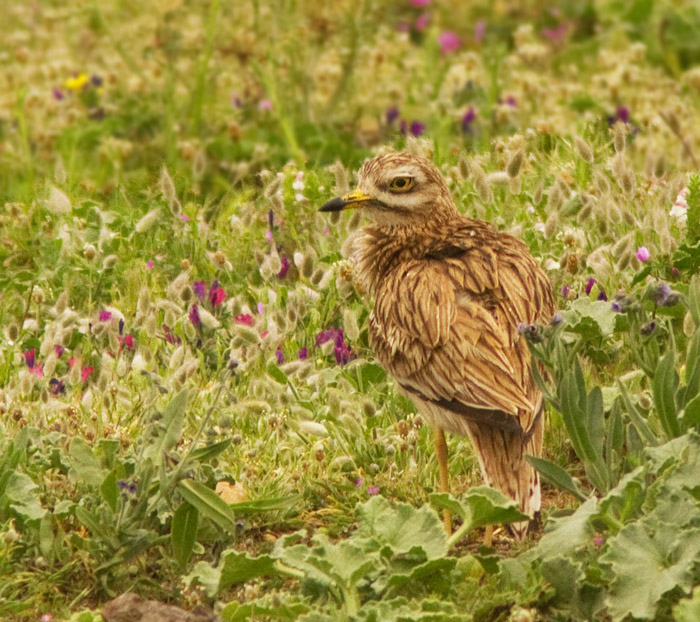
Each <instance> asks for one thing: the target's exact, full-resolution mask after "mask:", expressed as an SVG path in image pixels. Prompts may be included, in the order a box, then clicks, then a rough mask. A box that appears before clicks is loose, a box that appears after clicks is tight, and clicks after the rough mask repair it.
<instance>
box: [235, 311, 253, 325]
mask: <svg viewBox="0 0 700 622" xmlns="http://www.w3.org/2000/svg"><path fill="white" fill-rule="evenodd" d="M233 321H234V322H235V323H236V324H242V325H243V326H252V325H253V316H252V315H251V314H250V313H241V314H240V315H237V316H236V317H235V319H234V320H233Z"/></svg>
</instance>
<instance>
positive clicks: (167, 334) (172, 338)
mask: <svg viewBox="0 0 700 622" xmlns="http://www.w3.org/2000/svg"><path fill="white" fill-rule="evenodd" d="M161 328H162V329H163V332H164V335H163V339H165V340H166V341H167V342H168V343H169V344H172V345H176V344H179V343H181V342H182V339H180V338H179V337H178V336H177V335H175V334H173V332H172V331H171V330H170V327H169V326H168V325H167V324H165V323H163V324H162V325H161Z"/></svg>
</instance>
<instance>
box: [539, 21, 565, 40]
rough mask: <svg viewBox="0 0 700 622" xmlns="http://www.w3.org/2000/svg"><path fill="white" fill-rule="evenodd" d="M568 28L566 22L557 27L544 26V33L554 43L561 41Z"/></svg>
mask: <svg viewBox="0 0 700 622" xmlns="http://www.w3.org/2000/svg"><path fill="white" fill-rule="evenodd" d="M567 30H568V28H567V26H566V24H559V26H557V27H556V28H543V29H542V34H543V35H544V36H545V37H547V39H549V40H550V41H552V42H553V43H560V42H561V41H562V40H563V39H564V37H565V36H566V31H567Z"/></svg>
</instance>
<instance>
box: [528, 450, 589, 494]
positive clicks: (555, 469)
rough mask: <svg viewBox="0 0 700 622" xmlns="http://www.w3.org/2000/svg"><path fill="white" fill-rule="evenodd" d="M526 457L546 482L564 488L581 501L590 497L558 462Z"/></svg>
mask: <svg viewBox="0 0 700 622" xmlns="http://www.w3.org/2000/svg"><path fill="white" fill-rule="evenodd" d="M525 459H526V460H527V461H528V462H529V463H530V464H531V465H532V466H533V467H535V469H537V472H538V473H539V474H540V475H541V476H542V477H543V479H544V480H545V481H546V482H549V483H550V484H554V485H555V486H558V487H559V488H561V489H562V490H566V492H568V493H569V494H571V495H573V496H574V497H576V498H577V499H578V500H579V501H585V500H586V499H587V498H588V497H587V496H586V495H585V494H584V493H583V492H582V491H581V489H580V488H579V487H578V485H577V484H576V482H574V480H573V479H572V477H571V475H569V474H568V473H567V472H566V471H565V470H564V469H562V468H561V467H560V466H559V465H558V464H554V462H550V461H549V460H545V459H544V458H538V457H537V456H525Z"/></svg>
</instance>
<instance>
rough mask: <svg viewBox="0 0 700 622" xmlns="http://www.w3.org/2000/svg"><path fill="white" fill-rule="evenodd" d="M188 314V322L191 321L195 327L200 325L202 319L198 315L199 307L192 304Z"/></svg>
mask: <svg viewBox="0 0 700 622" xmlns="http://www.w3.org/2000/svg"><path fill="white" fill-rule="evenodd" d="M189 316H190V322H192V325H193V326H194V327H195V328H199V327H200V326H201V325H202V319H201V318H200V317H199V309H198V308H197V305H192V308H191V309H190V313H189Z"/></svg>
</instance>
